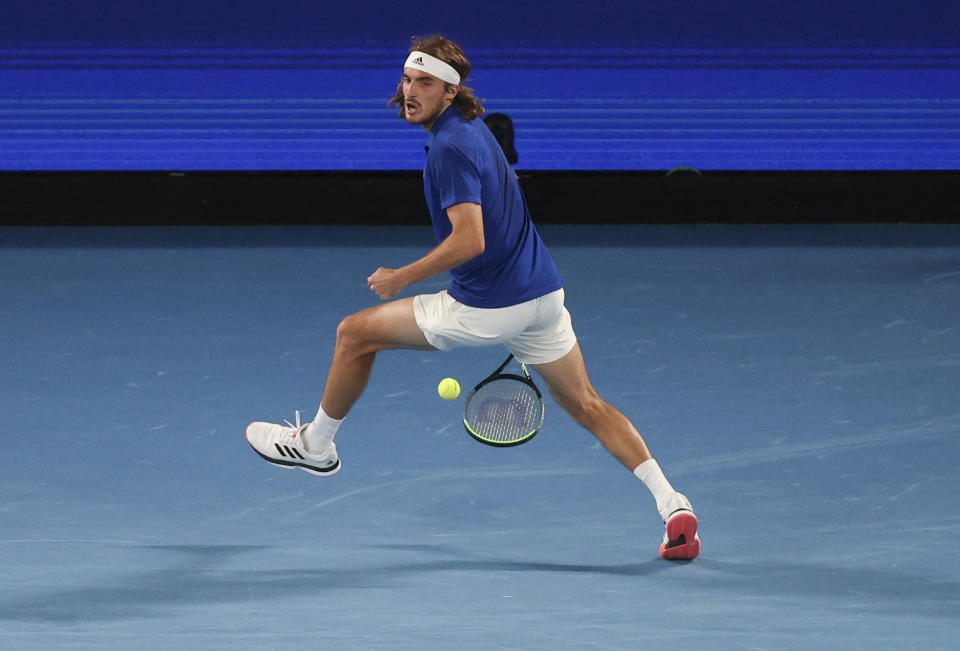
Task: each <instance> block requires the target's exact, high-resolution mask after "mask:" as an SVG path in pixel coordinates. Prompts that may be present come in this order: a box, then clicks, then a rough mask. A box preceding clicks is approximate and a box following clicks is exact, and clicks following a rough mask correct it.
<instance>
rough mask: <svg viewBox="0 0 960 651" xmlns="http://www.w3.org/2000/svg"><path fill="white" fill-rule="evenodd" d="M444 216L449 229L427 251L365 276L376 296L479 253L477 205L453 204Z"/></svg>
mask: <svg viewBox="0 0 960 651" xmlns="http://www.w3.org/2000/svg"><path fill="white" fill-rule="evenodd" d="M447 217H448V218H449V219H450V224H451V225H452V227H453V230H451V231H450V234H449V235H448V236H447V237H446V239H444V240H443V241H442V242H440V244H438V245H437V246H436V247H435V248H434V249H433V250H432V251H430V253H428V254H427V255H425V256H423V257H422V258H420V259H419V260H415V261H413V262H411V263H410V264H408V265H406V266H404V267H400V268H399V269H387V268H384V267H380V268H379V269H377V270H376V271H375V272H373V274H372V275H371V276H370V277H369V278H367V284H369V285H370V289H371V290H373V292H374V293H376V295H377V296H379V297H380V298H382V299H388V298H392V297H393V296H395V295H396V294H397V293H398V292H400V291H401V290H402V289H403V288H404V287H406V286H407V285H412V284H413V283H418V282H420V281H421V280H426V279H427V278H430V277H431V276H436V275H437V274H440V273H443V272H445V271H450V270H451V269H453V268H454V267H459V266H460V265H462V264H464V263H465V262H468V261H469V260H472V259H473V258H475V257H477V256H478V255H480V254H481V253H483V250H484V247H485V240H484V236H483V209H482V208H481V207H480V204H476V203H458V204H455V205H453V206H450V207H449V208H447Z"/></svg>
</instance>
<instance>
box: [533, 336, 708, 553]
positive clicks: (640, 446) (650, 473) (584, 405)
mask: <svg viewBox="0 0 960 651" xmlns="http://www.w3.org/2000/svg"><path fill="white" fill-rule="evenodd" d="M533 368H534V369H536V371H537V372H538V373H539V374H540V375H541V377H543V379H544V381H545V382H546V384H547V388H548V389H549V391H550V394H551V395H552V396H553V397H554V399H555V400H556V401H557V403H558V404H559V405H560V406H561V407H563V408H564V409H565V410H566V411H567V412H568V413H569V414H570V415H571V416H572V417H573V419H574V420H575V421H577V423H579V424H580V425H582V426H583V427H585V428H586V429H588V430H590V431H591V432H592V433H593V435H594V436H596V437H597V439H598V440H599V441H600V442H601V443H602V444H603V446H604V447H605V448H606V449H607V450H608V451H609V452H610V453H611V454H613V455H614V456H615V457H616V458H617V459H619V460H620V462H621V463H622V464H623V465H625V466H626V467H627V468H629V469H630V470H632V471H633V473H634V474H635V475H636V476H637V477H639V478H640V479H641V480H643V483H644V484H645V485H646V486H647V488H649V489H650V492H651V493H652V494H653V497H654V500H655V501H656V504H657V510H658V511H659V513H660V517H661V518H662V519H663V521H664V524H665V525H666V531H665V533H664V538H663V543H662V544H661V545H660V556H662V557H663V558H666V559H670V560H680V559H692V558H695V557H696V556H697V555H698V554H699V553H700V537H699V535H698V534H697V517H696V515H694V513H693V506H692V505H691V504H690V500H688V499H687V498H686V496H684V495H683V494H682V493H678V492H677V491H676V490H674V488H673V486H671V485H670V483H669V482H668V481H667V479H666V477H665V476H664V475H663V471H662V470H661V469H660V466H659V465H658V464H657V462H656V460H654V459H653V457H652V456H651V454H650V450H649V449H648V448H647V444H646V442H645V441H644V440H643V437H642V436H641V435H640V432H639V431H637V428H636V427H634V425H633V423H632V422H630V419H628V418H627V417H626V416H624V415H623V413H621V412H620V410H619V409H617V408H616V407H614V406H613V405H611V404H609V403H608V402H606V401H605V400H603V398H601V397H600V395H599V394H598V393H597V391H596V389H594V387H593V385H592V384H591V382H590V378H589V377H588V375H587V369H586V365H585V364H584V361H583V354H582V352H581V351H580V345H579V344H577V345H575V346H574V347H573V349H571V350H570V352H569V353H567V354H566V355H564V356H563V357H561V358H560V359H558V360H556V361H554V362H549V363H546V364H535V365H533Z"/></svg>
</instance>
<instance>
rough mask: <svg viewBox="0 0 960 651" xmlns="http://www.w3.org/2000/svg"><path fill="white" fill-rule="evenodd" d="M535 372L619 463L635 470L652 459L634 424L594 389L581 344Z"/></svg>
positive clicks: (540, 366) (578, 421)
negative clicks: (588, 374)
mask: <svg viewBox="0 0 960 651" xmlns="http://www.w3.org/2000/svg"><path fill="white" fill-rule="evenodd" d="M533 368H534V369H536V371H537V372H538V373H539V374H540V375H541V376H542V377H543V379H544V381H545V382H546V384H547V388H548V389H549V390H550V395H552V396H553V398H554V399H555V400H556V401H557V403H558V404H559V405H560V406H561V407H563V408H564V410H566V411H567V413H569V414H570V416H572V417H573V419H574V420H575V421H577V423H579V424H580V425H582V426H583V427H585V428H586V429H588V430H590V431H591V432H593V434H594V436H596V437H597V439H599V441H600V443H602V444H603V446H604V447H605V448H606V449H607V450H608V451H609V452H610V453H611V454H612V455H613V456H615V457H616V458H617V459H619V460H620V463H622V464H623V465H625V466H626V467H627V468H629V469H630V470H633V469H634V468H636V467H637V466H639V465H640V464H641V463H643V462H644V461H646V460H647V459H650V458H651V455H650V450H649V449H647V444H646V442H644V440H643V437H642V436H641V435H640V432H639V431H637V428H636V427H634V425H633V423H631V422H630V420H629V419H628V418H627V417H626V416H624V415H623V414H622V413H621V412H620V410H619V409H617V408H616V407H614V406H613V405H611V404H609V403H608V402H606V401H605V400H604V399H603V398H601V397H600V394H598V393H597V390H596V389H594V388H593V385H592V384H591V383H590V378H589V377H588V376H587V368H586V365H585V364H584V361H583V353H582V352H581V351H580V344H576V345H575V346H574V347H573V349H571V350H570V352H568V353H567V354H566V355H564V356H563V357H561V358H560V359H558V360H556V361H555V362H550V363H548V364H535V365H533Z"/></svg>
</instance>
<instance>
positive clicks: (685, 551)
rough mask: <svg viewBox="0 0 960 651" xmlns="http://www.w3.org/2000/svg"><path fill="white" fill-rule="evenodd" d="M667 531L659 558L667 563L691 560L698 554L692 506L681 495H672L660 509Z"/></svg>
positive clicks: (697, 540) (664, 534)
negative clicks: (667, 561)
mask: <svg viewBox="0 0 960 651" xmlns="http://www.w3.org/2000/svg"><path fill="white" fill-rule="evenodd" d="M660 517H662V518H663V523H664V524H665V525H666V527H667V529H666V531H665V532H664V533H663V543H661V544H660V557H661V558H665V559H667V560H669V561H682V560H687V561H688V560H693V559H694V558H696V557H697V556H698V555H699V554H700V535H699V534H698V533H697V516H696V515H694V513H693V505H692V504H690V500H688V499H687V497H686V495H684V494H683V493H674V494H673V495H671V496H670V498H669V499H667V501H666V502H664V503H663V505H662V507H661V508H660Z"/></svg>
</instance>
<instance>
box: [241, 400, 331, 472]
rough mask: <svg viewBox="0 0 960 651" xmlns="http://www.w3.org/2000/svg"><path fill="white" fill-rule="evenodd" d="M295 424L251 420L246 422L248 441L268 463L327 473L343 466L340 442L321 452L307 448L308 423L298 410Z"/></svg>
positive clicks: (288, 468)
mask: <svg viewBox="0 0 960 651" xmlns="http://www.w3.org/2000/svg"><path fill="white" fill-rule="evenodd" d="M296 421H297V423H296V425H294V424H293V423H291V422H290V421H286V420H285V421H284V422H285V423H286V425H275V424H273V423H260V422H255V423H250V424H249V425H247V433H246V437H247V443H249V444H250V447H252V448H253V450H254V452H256V453H257V454H259V455H260V456H261V457H263V458H264V460H266V461H267V462H269V463H272V464H273V465H275V466H279V467H281V468H286V469H287V470H291V469H293V468H300V469H301V470H305V471H307V472H309V473H310V474H311V475H317V476H319V477H326V476H328V475H333V474H336V473H337V472H338V471H339V470H340V457H339V456H337V446H336V445H335V444H334V443H333V441H331V442H330V445H328V446H327V448H326V449H325V450H324V451H323V452H321V453H320V454H316V453H312V452H308V451H307V448H306V446H305V445H304V443H303V431H304V430H305V429H307V427H308V426H309V423H306V424H301V423H300V412H299V411H298V412H296Z"/></svg>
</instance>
